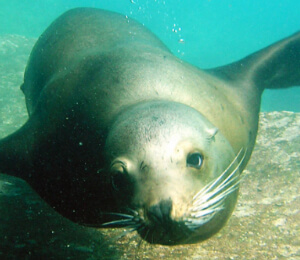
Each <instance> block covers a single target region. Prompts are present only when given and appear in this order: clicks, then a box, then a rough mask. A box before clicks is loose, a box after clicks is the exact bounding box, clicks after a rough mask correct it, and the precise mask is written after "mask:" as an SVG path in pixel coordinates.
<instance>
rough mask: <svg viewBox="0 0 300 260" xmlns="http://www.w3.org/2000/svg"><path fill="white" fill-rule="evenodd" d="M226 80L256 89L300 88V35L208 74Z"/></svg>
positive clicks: (211, 70)
mask: <svg viewBox="0 0 300 260" xmlns="http://www.w3.org/2000/svg"><path fill="white" fill-rule="evenodd" d="M207 72H209V73H211V74H214V75H216V76H218V77H220V78H222V79H223V80H228V81H241V82H242V81H247V82H251V84H252V85H253V87H256V88H259V89H261V91H263V90H264V89H265V88H271V89H274V88H286V87H292V86H299V85H300V32H298V33H296V34H294V35H292V36H290V37H288V38H285V39H283V40H281V41H279V42H276V43H274V44H272V45H270V46H269V47H266V48H264V49H262V50H260V51H258V52H256V53H253V54H251V55H249V56H247V57H246V58H244V59H242V60H239V61H237V62H234V63H232V64H229V65H226V66H222V67H218V68H215V69H210V70H207Z"/></svg>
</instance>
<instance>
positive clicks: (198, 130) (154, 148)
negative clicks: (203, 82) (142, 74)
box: [105, 101, 243, 245]
mask: <svg viewBox="0 0 300 260" xmlns="http://www.w3.org/2000/svg"><path fill="white" fill-rule="evenodd" d="M105 149H106V151H107V156H108V160H110V162H111V165H110V176H111V185H112V187H113V190H114V194H115V198H116V203H118V207H119V208H120V210H121V209H127V210H128V211H127V212H129V213H128V214H120V215H119V216H121V217H122V219H121V220H120V221H114V222H112V223H114V224H116V225H120V226H129V227H134V228H135V229H136V230H137V231H138V232H139V234H140V235H141V236H142V237H143V238H144V239H145V240H147V241H148V242H150V243H159V244H166V245H175V244H186V243H196V242H199V241H201V240H204V239H207V238H208V237H210V236H212V235H213V234H215V233H216V232H217V231H218V230H220V228H222V227H223V226H224V224H225V223H226V221H227V220H228V218H229V217H230V215H231V213H232V211H233V208H234V206H235V204H236V200H237V193H238V184H239V175H240V173H239V165H240V162H241V161H242V157H243V156H242V154H241V153H239V154H238V155H235V153H234V152H233V149H232V147H231V145H230V144H229V143H228V141H227V140H226V138H225V137H224V136H223V135H222V134H221V133H220V132H219V131H218V129H217V128H216V127H214V126H213V125H212V124H211V123H210V122H209V121H208V120H207V119H206V118H205V117H204V116H203V115H202V114H201V113H199V112H198V111H197V110H195V109H193V108H191V107H189V106H186V105H183V104H180V103H175V102H168V101H156V102H148V103H141V104H138V105H135V106H133V107H131V108H129V109H126V110H125V111H124V112H123V113H121V114H120V115H119V116H118V117H117V119H116V120H115V122H114V124H113V125H112V127H111V129H110V131H109V134H108V137H107V141H106V147H105Z"/></svg>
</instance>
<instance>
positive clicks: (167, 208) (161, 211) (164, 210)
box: [147, 199, 172, 224]
mask: <svg viewBox="0 0 300 260" xmlns="http://www.w3.org/2000/svg"><path fill="white" fill-rule="evenodd" d="M171 210H172V200H171V199H168V200H162V201H160V202H159V203H158V204H155V205H153V206H151V207H150V208H149V209H148V212H147V215H148V218H149V220H151V221H153V222H156V223H159V224H164V223H167V222H170V220H171V218H170V216H171Z"/></svg>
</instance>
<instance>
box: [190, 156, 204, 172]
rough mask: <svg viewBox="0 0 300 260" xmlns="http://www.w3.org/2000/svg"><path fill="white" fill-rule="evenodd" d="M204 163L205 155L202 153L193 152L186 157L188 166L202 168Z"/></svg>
mask: <svg viewBox="0 0 300 260" xmlns="http://www.w3.org/2000/svg"><path fill="white" fill-rule="evenodd" d="M202 163H203V156H202V154H200V153H191V154H189V155H188V157H187V159H186V166H187V167H193V168H196V169H200V168H201V166H202Z"/></svg>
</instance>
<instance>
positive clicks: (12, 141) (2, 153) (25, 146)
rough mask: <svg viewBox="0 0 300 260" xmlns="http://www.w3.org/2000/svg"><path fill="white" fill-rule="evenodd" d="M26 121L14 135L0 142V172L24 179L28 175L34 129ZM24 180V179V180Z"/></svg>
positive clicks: (29, 122) (30, 123)
mask: <svg viewBox="0 0 300 260" xmlns="http://www.w3.org/2000/svg"><path fill="white" fill-rule="evenodd" d="M31 127H32V122H31V120H29V121H27V123H25V125H24V126H23V127H21V128H20V129H19V130H18V131H16V132H15V133H13V134H11V135H9V136H7V137H5V138H3V139H1V140H0V172H1V173H7V174H10V175H14V176H16V177H22V178H24V177H25V176H23V175H22V174H23V173H24V172H28V173H29V169H30V164H31V156H32V150H33V148H34V135H35V132H36V131H35V129H33V128H31ZM25 179H26V178H25Z"/></svg>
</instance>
